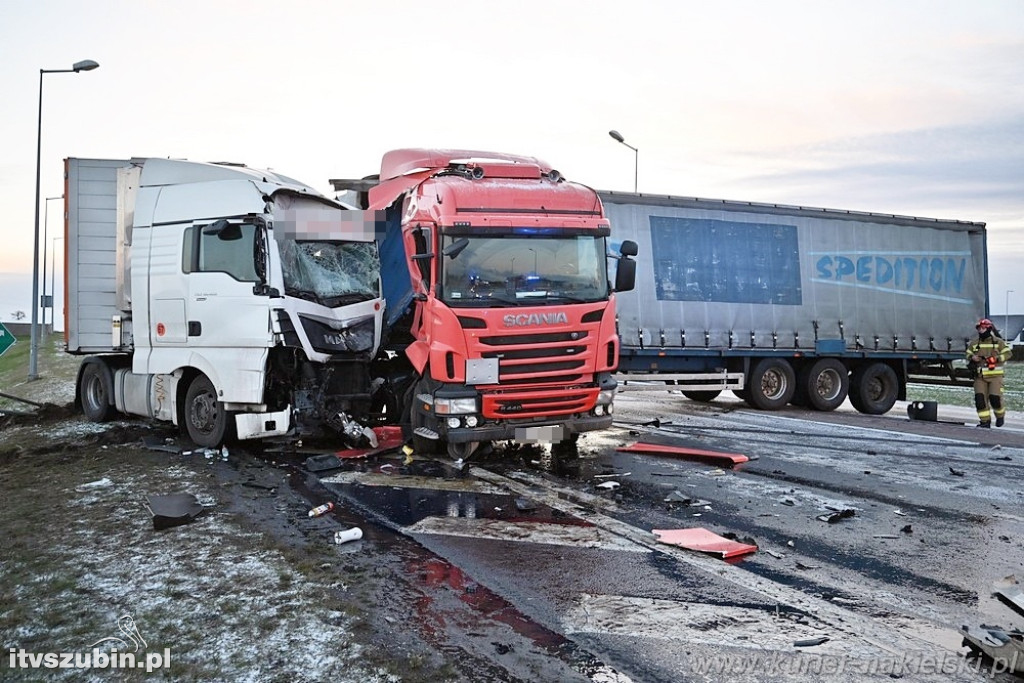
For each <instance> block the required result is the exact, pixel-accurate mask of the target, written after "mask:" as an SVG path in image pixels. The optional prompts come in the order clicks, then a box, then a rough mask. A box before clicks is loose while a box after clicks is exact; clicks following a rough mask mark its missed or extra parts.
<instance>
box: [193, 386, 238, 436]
mask: <svg viewBox="0 0 1024 683" xmlns="http://www.w3.org/2000/svg"><path fill="white" fill-rule="evenodd" d="M230 417H231V416H230V415H229V414H228V411H226V410H224V404H223V403H221V402H220V401H218V400H217V390H216V389H215V388H214V386H213V382H211V381H210V379H209V378H208V377H207V376H206V375H199V376H198V377H196V378H195V379H194V380H192V383H191V384H189V385H188V392H187V393H186V394H185V429H186V430H187V431H188V436H189V438H190V439H192V441H193V442H194V443H195V444H196V445H197V446H202V447H203V448H213V447H215V446H219V445H221V444H222V443H224V441H225V440H226V439H227V436H228V431H229V430H228V428H229V426H230V423H231V419H230Z"/></svg>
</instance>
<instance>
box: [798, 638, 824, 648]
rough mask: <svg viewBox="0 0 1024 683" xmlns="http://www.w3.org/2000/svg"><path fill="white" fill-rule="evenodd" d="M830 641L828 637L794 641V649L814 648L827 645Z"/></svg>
mask: <svg viewBox="0 0 1024 683" xmlns="http://www.w3.org/2000/svg"><path fill="white" fill-rule="evenodd" d="M828 640H829V638H828V636H818V637H817V638H804V639H803V640H797V641H794V643H793V647H814V646H815V645H821V644H822V643H827V642H828Z"/></svg>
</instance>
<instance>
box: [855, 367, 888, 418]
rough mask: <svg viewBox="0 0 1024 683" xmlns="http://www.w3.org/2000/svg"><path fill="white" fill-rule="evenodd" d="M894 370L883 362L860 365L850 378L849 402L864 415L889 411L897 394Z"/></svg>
mask: <svg viewBox="0 0 1024 683" xmlns="http://www.w3.org/2000/svg"><path fill="white" fill-rule="evenodd" d="M899 391H900V382H899V378H897V377H896V371H895V370H893V369H892V368H890V367H889V366H888V365H886V364H885V363H871V364H869V365H861V366H860V367H858V368H857V369H855V370H854V371H853V376H852V377H851V378H850V403H852V404H853V407H854V408H856V409H857V410H858V411H859V412H861V413H864V414H866V415H882V414H884V413H887V412H889V410H890V409H891V408H892V406H893V404H895V403H896V397H897V396H898V395H899Z"/></svg>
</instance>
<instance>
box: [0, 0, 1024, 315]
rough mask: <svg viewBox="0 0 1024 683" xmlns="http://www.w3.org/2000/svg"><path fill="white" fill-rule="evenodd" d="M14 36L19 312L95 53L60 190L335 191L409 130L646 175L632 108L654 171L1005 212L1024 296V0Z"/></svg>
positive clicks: (1007, 258)
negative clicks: (176, 182) (223, 179)
mask: <svg viewBox="0 0 1024 683" xmlns="http://www.w3.org/2000/svg"><path fill="white" fill-rule="evenodd" d="M0 54H2V56H3V58H4V59H3V63H4V68H3V69H2V70H0V92H2V93H3V95H4V104H3V107H2V108H0V135H2V140H3V154H2V155H0V200H2V206H3V207H4V208H5V215H4V220H3V221H2V222H0V235H2V237H3V240H4V248H3V249H0V320H10V317H11V316H10V314H11V313H12V312H13V311H16V310H23V311H25V313H26V314H29V312H30V306H31V279H30V277H29V273H31V270H32V265H31V264H32V251H33V240H32V228H33V220H34V213H33V199H34V192H35V156H36V155H35V144H36V129H37V128H36V126H37V115H38V97H39V69H69V68H70V67H71V65H72V63H74V62H76V61H79V60H83V59H92V60H95V61H97V62H99V64H100V68H99V69H97V70H95V71H91V72H88V73H79V74H74V73H62V74H48V75H46V76H45V77H44V79H45V80H44V86H43V112H42V130H43V134H42V166H41V177H42V182H41V193H42V196H43V197H54V196H58V195H60V194H61V193H62V192H63V178H62V173H63V163H62V159H63V158H64V157H67V156H77V157H101V158H128V157H132V156H162V157H176V158H186V159H191V160H195V161H235V162H242V163H245V164H248V165H250V166H255V167H262V168H272V169H275V170H278V171H280V172H282V173H285V174H287V175H291V176H293V177H295V178H298V179H300V180H302V181H304V182H306V183H308V184H310V185H313V186H314V187H316V188H318V189H320V190H322V191H323V192H325V193H330V184H329V183H328V179H329V178H337V177H361V176H364V175H368V174H370V173H374V172H376V171H377V170H378V169H379V162H380V157H381V155H382V154H383V153H384V152H386V151H387V150H389V149H394V148H399V147H454V148H464V149H479V150H490V151H499V152H510V153H517V154H525V155H530V156H537V157H540V158H542V159H545V160H547V161H549V162H550V163H552V164H553V165H554V167H555V168H557V169H559V170H560V171H561V172H562V173H563V175H565V176H567V177H568V178H570V179H571V180H577V181H580V182H583V183H585V184H588V185H590V186H593V187H596V188H599V189H610V190H615V189H618V190H632V187H633V171H634V168H633V163H634V154H633V152H632V151H630V150H629V149H627V148H626V147H624V146H622V145H620V144H618V143H616V142H615V141H614V140H612V139H611V138H610V137H609V136H608V130H609V129H616V130H618V131H620V132H621V133H622V134H623V135H624V136H625V138H626V141H627V142H628V143H630V144H632V145H633V146H635V147H638V148H639V155H638V159H639V164H638V166H639V189H640V191H641V192H651V193H658V194H675V195H683V196H699V197H708V198H716V199H734V200H741V201H757V202H771V203H784V204H799V205H804V206H818V207H827V208H834V209H853V210H858V211H874V212H880V213H896V214H905V215H915V216H926V217H931V218H947V219H959V220H969V221H983V222H986V223H987V224H988V228H989V232H988V248H989V265H990V295H991V312H992V313H993V314H996V315H998V314H1001V313H1003V312H1005V309H1006V297H1007V295H1006V291H1007V290H1010V289H1012V290H1015V291H1014V294H1012V295H1011V296H1010V309H1011V310H1013V311H1021V310H1024V278H1022V276H1021V275H1020V273H1021V270H1022V264H1024V2H1022V1H1021V0H959V1H956V2H950V1H943V0H920V1H910V0H907V1H903V0H852V1H845V0H835V1H828V2H823V1H813V2H812V1H806V2H797V1H793V0H771V1H765V0H756V1H742V0H733V1H731V2H711V1H709V0H704V1H703V2H691V1H688V0H664V1H655V0H630V1H629V2H606V1H603V0H587V1H585V2H584V1H579V2H559V1H557V0H546V1H544V2H538V1H534V0H519V1H517V2H500V3H499V2H481V1H479V0H478V1H474V2H455V1H445V0H433V1H431V2H413V1H411V0H410V1H399V0H374V1H373V2H365V1H362V2H347V1H344V0H307V1H303V0H296V1H295V2H291V3H281V2H268V1H265V0H244V1H241V0H239V1H235V0H204V1H202V2H196V1H194V0H174V1H173V2H157V1H155V0H134V1H131V2H129V1H125V2H114V1H112V0H91V1H90V2H66V1H64V0H0ZM60 206H61V203H60V202H58V201H53V202H50V211H49V213H50V223H49V228H48V234H47V239H46V244H45V245H43V246H44V247H45V250H46V253H47V254H48V255H49V253H50V249H51V248H52V247H53V246H54V244H55V242H54V240H53V239H52V238H53V237H54V236H56V235H59V234H61V233H60V230H61V229H62V227H61V226H62V224H61V220H60V219H61V213H60ZM41 222H42V219H41ZM61 244H62V243H61V242H60V241H57V242H56V245H57V246H58V247H59V246H60V245H61ZM58 260H59V259H58ZM58 266H59V264H58ZM46 267H47V269H50V260H49V257H48V258H47V266H46ZM48 273H49V270H48ZM59 275H60V274H59V273H58V280H57V288H58V290H59V289H60V288H61V284H60V278H59ZM47 279H49V274H48V276H47ZM46 286H47V288H49V283H47V285H46ZM57 305H58V311H59V310H60V306H61V301H60V300H59V299H58V304H57Z"/></svg>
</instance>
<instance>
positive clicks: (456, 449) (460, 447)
mask: <svg viewBox="0 0 1024 683" xmlns="http://www.w3.org/2000/svg"><path fill="white" fill-rule="evenodd" d="M479 447H480V442H479V441H469V442H466V443H450V444H448V457H449V458H451V459H452V460H465V459H466V458H468V457H469V456H471V455H473V454H474V453H476V449H477V448H479Z"/></svg>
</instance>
